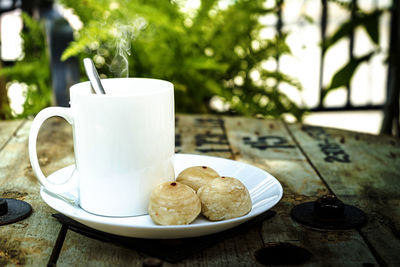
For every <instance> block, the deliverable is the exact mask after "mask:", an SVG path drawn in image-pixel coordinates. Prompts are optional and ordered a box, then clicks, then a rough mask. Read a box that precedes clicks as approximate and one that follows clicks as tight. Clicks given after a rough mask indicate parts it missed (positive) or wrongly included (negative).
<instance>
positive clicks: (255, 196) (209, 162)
mask: <svg viewBox="0 0 400 267" xmlns="http://www.w3.org/2000/svg"><path fill="white" fill-rule="evenodd" d="M199 165H200V166H209V167H211V168H213V169H215V170H216V171H217V172H218V173H219V174H220V175H221V176H230V177H235V178H237V179H239V180H240V181H242V182H243V184H244V185H245V186H246V187H247V189H248V190H249V192H250V196H251V199H252V202H253V208H252V210H251V211H250V213H248V214H247V215H245V216H242V217H239V218H234V219H229V220H224V221H217V222H211V221H208V220H207V219H205V218H204V217H202V216H199V217H198V218H197V219H196V220H195V221H194V222H193V223H191V224H189V225H170V226H160V225H156V224H155V223H154V222H153V221H152V220H151V218H150V216H149V215H143V216H136V217H123V218H116V217H103V216H98V215H94V214H91V213H88V212H86V211H85V210H83V209H81V208H80V207H79V205H75V204H73V202H68V201H64V200H62V199H61V198H57V197H56V196H55V195H53V194H51V193H49V192H48V191H47V190H45V189H44V188H43V187H41V189H40V195H41V197H42V199H43V200H44V201H45V202H46V203H47V204H48V205H49V206H50V207H52V208H53V209H55V210H57V211H58V212H61V213H63V214H64V215H66V216H68V217H70V218H72V219H74V220H76V221H78V222H80V223H82V224H84V225H87V226H89V227H92V228H94V229H97V230H100V231H103V232H107V233H111V234H116V235H121V236H127V237H137V238H153V239H169V238H184V237H194V236H202V235H207V234H212V233H216V232H220V231H223V230H226V229H229V228H232V227H234V226H237V225H239V224H241V223H244V222H246V221H248V220H249V219H251V218H254V217H255V216H257V215H259V214H261V213H263V212H265V211H267V210H268V209H270V208H272V207H273V206H274V205H276V204H277V203H278V202H279V200H280V199H281V198H282V194H283V189H282V186H281V184H280V183H279V182H278V180H276V179H275V178H274V177H273V176H272V175H271V174H269V173H267V172H266V171H264V170H261V169H259V168H256V167H254V166H251V165H249V164H245V163H241V162H238V161H233V160H228V159H224V158H217V157H208V156H200V155H190V154H176V155H175V158H174V168H175V173H176V174H179V173H180V172H181V171H182V170H184V169H185V168H188V167H190V166H199ZM73 170H74V165H71V166H68V167H66V168H63V169H61V170H58V171H56V172H54V173H53V174H51V175H50V176H49V177H48V179H49V180H51V181H53V182H60V181H65V180H66V179H67V178H68V177H70V176H71V175H72V173H73ZM67 194H69V195H74V196H76V192H75V190H71V192H67ZM105 197H106V196H105ZM105 201H106V199H105Z"/></svg>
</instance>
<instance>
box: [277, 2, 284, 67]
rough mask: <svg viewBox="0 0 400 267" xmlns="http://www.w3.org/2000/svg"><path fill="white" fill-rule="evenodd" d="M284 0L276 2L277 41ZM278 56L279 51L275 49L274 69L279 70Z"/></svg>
mask: <svg viewBox="0 0 400 267" xmlns="http://www.w3.org/2000/svg"><path fill="white" fill-rule="evenodd" d="M283 2H284V0H278V1H277V2H276V8H277V12H276V15H277V17H278V20H277V22H276V32H277V33H278V39H279V42H280V41H281V40H282V26H283V20H282V5H283ZM279 57H280V51H279V50H278V51H277V54H276V56H275V59H276V64H277V65H276V66H277V67H276V70H277V71H279Z"/></svg>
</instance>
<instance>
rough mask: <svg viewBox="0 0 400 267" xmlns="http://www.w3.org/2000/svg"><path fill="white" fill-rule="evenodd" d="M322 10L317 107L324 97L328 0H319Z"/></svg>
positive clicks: (321, 104) (319, 106)
mask: <svg viewBox="0 0 400 267" xmlns="http://www.w3.org/2000/svg"><path fill="white" fill-rule="evenodd" d="M321 5H322V10H321V57H320V66H319V103H318V108H322V106H323V103H322V102H323V99H324V88H323V81H324V61H325V52H326V25H327V21H328V1H327V0H321Z"/></svg>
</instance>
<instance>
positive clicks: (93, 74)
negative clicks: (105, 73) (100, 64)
mask: <svg viewBox="0 0 400 267" xmlns="http://www.w3.org/2000/svg"><path fill="white" fill-rule="evenodd" d="M83 65H84V66H85V71H86V75H87V76H88V78H89V81H90V84H91V85H92V88H93V90H94V92H95V93H96V94H103V95H104V94H105V93H106V92H105V91H104V88H103V85H102V84H101V81H100V78H99V74H98V73H97V70H96V67H95V66H94V64H93V61H92V60H91V59H90V58H84V59H83Z"/></svg>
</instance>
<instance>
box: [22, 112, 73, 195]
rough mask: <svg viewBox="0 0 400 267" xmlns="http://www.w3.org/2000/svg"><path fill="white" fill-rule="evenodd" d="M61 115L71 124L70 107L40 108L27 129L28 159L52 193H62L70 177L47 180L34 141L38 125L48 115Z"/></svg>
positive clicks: (37, 175) (48, 116) (42, 182)
mask: <svg viewBox="0 0 400 267" xmlns="http://www.w3.org/2000/svg"><path fill="white" fill-rule="evenodd" d="M55 116H58V117H62V118H64V119H65V120H66V121H67V122H68V123H69V124H71V125H72V124H73V122H74V117H73V114H72V110H71V108H62V107H48V108H45V109H43V110H41V111H40V112H39V113H38V114H37V115H36V117H35V118H34V119H33V122H32V126H31V129H30V131H29V144H28V150H29V159H30V161H31V165H32V169H33V172H34V174H35V175H36V177H37V179H38V180H39V182H40V183H41V184H42V185H43V186H44V187H45V188H46V189H47V190H48V191H51V192H53V193H62V192H64V191H66V189H67V188H66V185H67V184H68V182H69V181H70V180H71V177H72V175H71V177H70V178H69V179H68V180H67V181H65V182H64V183H61V184H56V183H52V182H50V181H48V180H47V178H46V176H45V175H44V174H43V172H42V170H41V169H40V165H39V160H38V157H37V151H36V141H37V136H38V133H39V130H40V127H41V126H42V124H43V123H44V121H45V120H47V119H48V118H50V117H55Z"/></svg>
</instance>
